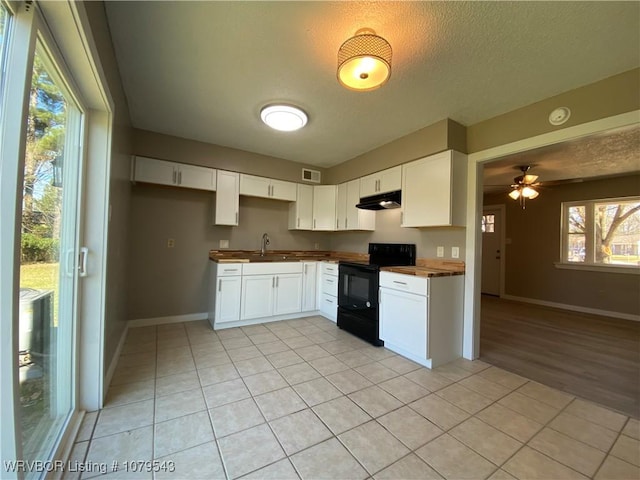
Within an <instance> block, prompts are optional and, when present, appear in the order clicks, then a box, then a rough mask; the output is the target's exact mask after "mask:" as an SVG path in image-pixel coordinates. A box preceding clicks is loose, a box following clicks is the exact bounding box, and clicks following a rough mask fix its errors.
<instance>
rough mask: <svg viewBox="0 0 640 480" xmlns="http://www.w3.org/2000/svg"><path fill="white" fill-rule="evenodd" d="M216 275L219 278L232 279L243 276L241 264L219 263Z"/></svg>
mask: <svg viewBox="0 0 640 480" xmlns="http://www.w3.org/2000/svg"><path fill="white" fill-rule="evenodd" d="M216 275H217V276H218V277H230V276H232V275H242V264H241V263H217V264H216Z"/></svg>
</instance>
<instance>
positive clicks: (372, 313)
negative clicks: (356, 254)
mask: <svg viewBox="0 0 640 480" xmlns="http://www.w3.org/2000/svg"><path fill="white" fill-rule="evenodd" d="M415 264H416V246H415V244H408V243H370V244H369V263H368V264H364V263H354V262H340V264H339V265H338V272H339V277H338V327H340V328H341V329H343V330H346V331H348V332H350V333H352V334H354V335H356V336H358V337H360V338H362V339H363V340H366V341H367V342H369V343H371V344H373V345H376V346H382V345H384V342H383V341H382V340H380V322H379V317H378V287H379V286H380V284H379V274H380V267H390V266H404V265H415Z"/></svg>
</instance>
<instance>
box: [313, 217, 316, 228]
mask: <svg viewBox="0 0 640 480" xmlns="http://www.w3.org/2000/svg"><path fill="white" fill-rule="evenodd" d="M313 228H316V219H315V218H314V219H313Z"/></svg>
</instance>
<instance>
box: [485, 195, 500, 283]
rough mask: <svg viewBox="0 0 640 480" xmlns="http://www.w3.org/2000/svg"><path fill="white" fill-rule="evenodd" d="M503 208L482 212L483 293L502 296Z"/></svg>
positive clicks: (486, 209)
mask: <svg viewBox="0 0 640 480" xmlns="http://www.w3.org/2000/svg"><path fill="white" fill-rule="evenodd" d="M502 217H503V207H485V208H484V209H483V211H482V286H481V291H482V293H485V294H488V295H496V296H500V285H501V282H502V271H503V268H502V261H503V258H504V252H503V251H502Z"/></svg>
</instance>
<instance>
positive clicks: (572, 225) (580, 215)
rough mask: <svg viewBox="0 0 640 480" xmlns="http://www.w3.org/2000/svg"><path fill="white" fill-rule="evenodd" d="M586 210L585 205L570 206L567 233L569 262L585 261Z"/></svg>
mask: <svg viewBox="0 0 640 480" xmlns="http://www.w3.org/2000/svg"><path fill="white" fill-rule="evenodd" d="M585 212H586V207H585V206H584V205H578V206H574V207H569V208H568V210H567V213H568V215H569V224H568V228H569V231H568V235H567V260H568V261H569V262H584V261H585V256H586V251H585V242H586V236H585V234H584V232H585Z"/></svg>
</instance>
